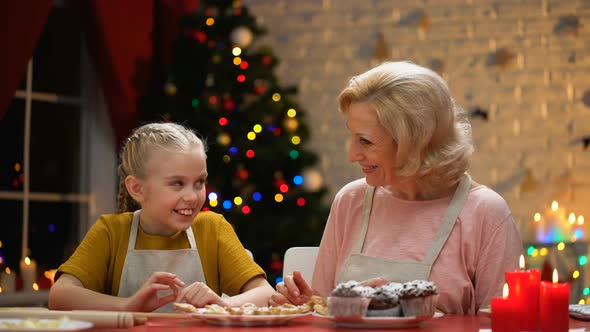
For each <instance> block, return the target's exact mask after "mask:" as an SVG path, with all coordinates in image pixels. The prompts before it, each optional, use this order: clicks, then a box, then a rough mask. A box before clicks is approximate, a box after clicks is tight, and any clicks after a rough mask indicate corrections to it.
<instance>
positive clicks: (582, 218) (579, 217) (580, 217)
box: [578, 215, 584, 225]
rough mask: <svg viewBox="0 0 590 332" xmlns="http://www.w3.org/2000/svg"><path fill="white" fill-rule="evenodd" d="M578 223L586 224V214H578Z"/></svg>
mask: <svg viewBox="0 0 590 332" xmlns="http://www.w3.org/2000/svg"><path fill="white" fill-rule="evenodd" d="M578 225H584V216H583V215H579V216H578Z"/></svg>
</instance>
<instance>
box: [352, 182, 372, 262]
mask: <svg viewBox="0 0 590 332" xmlns="http://www.w3.org/2000/svg"><path fill="white" fill-rule="evenodd" d="M374 194H375V187H372V186H368V187H367V190H365V201H364V202H363V220H362V221H361V229H359V235H358V236H357V237H356V242H355V243H354V247H353V248H352V252H351V254H360V253H361V251H362V250H363V245H364V243H365V236H366V235H367V228H369V219H370V217H371V210H372V209H373V195H374Z"/></svg>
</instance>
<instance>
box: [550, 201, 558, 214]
mask: <svg viewBox="0 0 590 332" xmlns="http://www.w3.org/2000/svg"><path fill="white" fill-rule="evenodd" d="M558 208H559V203H557V201H553V202H552V203H551V211H553V212H555V211H557V209H558Z"/></svg>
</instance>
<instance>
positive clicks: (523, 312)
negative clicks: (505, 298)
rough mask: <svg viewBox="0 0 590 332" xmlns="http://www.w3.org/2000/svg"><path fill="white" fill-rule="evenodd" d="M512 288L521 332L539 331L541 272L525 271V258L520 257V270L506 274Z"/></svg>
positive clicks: (511, 291) (511, 297)
mask: <svg viewBox="0 0 590 332" xmlns="http://www.w3.org/2000/svg"><path fill="white" fill-rule="evenodd" d="M505 278H506V283H507V284H508V287H509V288H510V299H512V300H513V301H515V306H516V308H515V310H516V311H518V315H519V316H518V327H519V329H520V330H521V331H537V330H539V284H540V282H541V273H540V272H539V270H536V269H531V270H525V269H524V256H523V255H520V270H518V271H508V272H506V273H505Z"/></svg>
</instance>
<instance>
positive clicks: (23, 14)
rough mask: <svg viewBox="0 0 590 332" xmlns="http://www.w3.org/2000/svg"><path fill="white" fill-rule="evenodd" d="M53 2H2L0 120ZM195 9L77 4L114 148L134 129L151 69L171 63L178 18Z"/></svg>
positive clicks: (167, 1)
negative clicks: (2, 49)
mask: <svg viewBox="0 0 590 332" xmlns="http://www.w3.org/2000/svg"><path fill="white" fill-rule="evenodd" d="M52 3H53V1H52V0H21V1H1V2H0V45H2V46H3V48H4V49H5V50H7V49H8V50H10V51H9V52H6V51H5V52H3V53H2V55H1V58H0V75H1V77H2V79H1V80H0V120H1V119H2V117H3V116H4V114H5V113H6V110H7V108H8V105H10V102H11V100H12V98H13V96H14V92H15V91H16V89H17V87H18V84H19V82H20V80H21V79H22V76H23V75H24V73H25V72H26V64H27V62H28V60H29V59H30V58H31V56H32V54H33V51H34V49H35V46H36V44H37V40H38V38H39V35H40V33H41V31H43V26H44V25H45V22H46V20H47V16H48V15H49V12H50V10H51V7H52ZM197 4H198V1H197V0H181V1H175V0H159V1H155V2H153V1H145V0H125V1H120V0H101V1H98V0H95V1H90V0H89V1H85V2H83V3H82V5H80V10H81V14H82V16H83V17H84V23H85V33H86V39H87V44H88V47H89V49H90V53H91V55H92V58H93V60H94V63H95V67H96V71H97V73H98V76H99V79H100V82H101V86H102V88H103V91H104V94H105V98H106V100H107V107H108V111H109V115H110V118H111V123H112V126H113V130H114V132H115V136H116V142H117V144H119V143H120V142H122V140H123V139H124V138H125V137H126V136H127V135H128V134H129V132H130V131H131V129H133V128H134V127H135V126H137V107H136V101H137V98H138V97H139V96H141V95H142V94H144V93H147V92H148V90H149V87H150V84H151V78H152V76H153V73H154V69H156V70H158V71H162V70H163V69H162V66H166V65H167V64H168V63H169V61H170V50H171V47H172V43H173V42H174V40H175V38H176V33H177V31H178V28H177V26H178V18H180V17H181V16H182V15H183V14H186V13H188V12H191V11H192V10H194V9H196V6H197ZM15 31H18V33H14V32H15ZM156 31H157V36H156V38H155V39H154V38H153V37H154V33H155V32H156ZM154 41H157V43H154ZM154 48H155V50H154ZM154 52H157V54H156V55H157V56H156V58H157V59H158V61H157V63H154Z"/></svg>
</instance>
